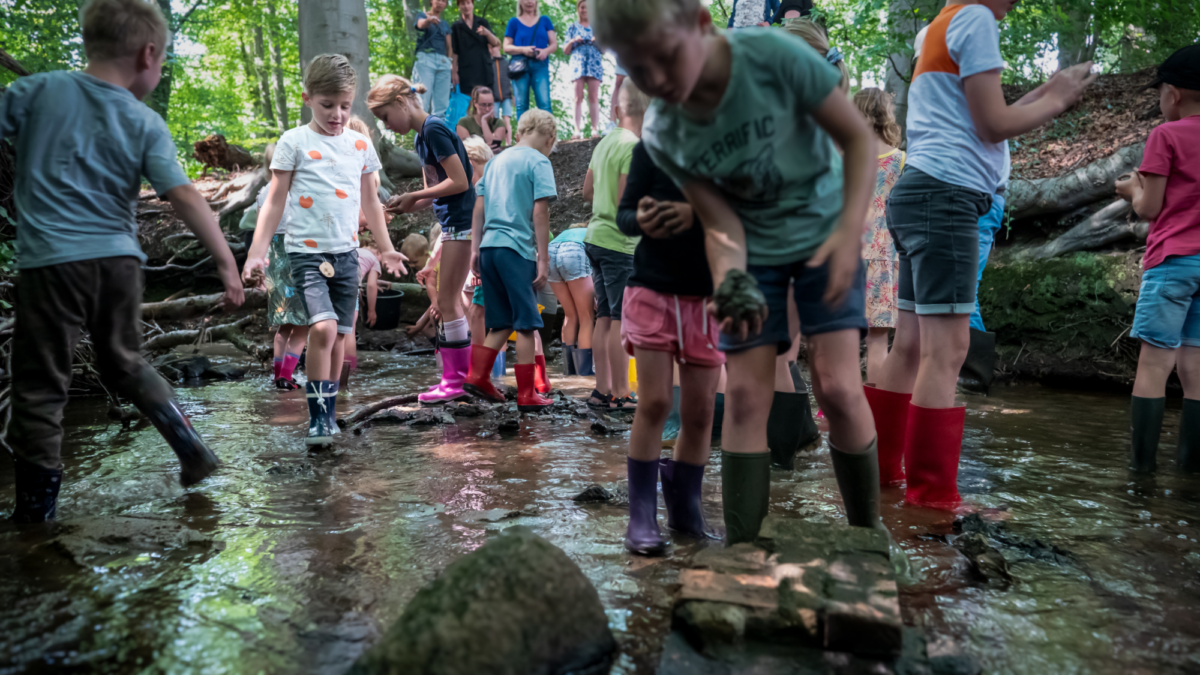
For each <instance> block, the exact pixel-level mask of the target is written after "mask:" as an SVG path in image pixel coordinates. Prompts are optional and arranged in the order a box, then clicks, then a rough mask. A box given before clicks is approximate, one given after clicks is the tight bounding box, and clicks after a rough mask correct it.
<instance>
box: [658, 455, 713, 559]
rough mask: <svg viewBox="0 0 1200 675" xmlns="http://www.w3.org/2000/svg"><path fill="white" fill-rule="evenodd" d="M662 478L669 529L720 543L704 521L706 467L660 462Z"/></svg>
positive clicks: (668, 461) (659, 467)
mask: <svg viewBox="0 0 1200 675" xmlns="http://www.w3.org/2000/svg"><path fill="white" fill-rule="evenodd" d="M658 476H659V479H660V480H662V491H663V501H664V502H666V505H667V529H668V530H671V531H672V532H677V533H679V534H682V535H686V536H689V537H696V538H698V539H704V538H709V539H716V538H717V537H716V536H715V535H714V534H713V533H712V531H711V530H709V529H708V523H706V522H705V521H704V509H703V507H702V506H701V504H700V496H701V492H702V490H703V486H704V466H696V465H695V464H687V463H684V462H676V461H675V460H673V459H660V460H658Z"/></svg>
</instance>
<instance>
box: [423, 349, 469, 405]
mask: <svg viewBox="0 0 1200 675" xmlns="http://www.w3.org/2000/svg"><path fill="white" fill-rule="evenodd" d="M441 352H442V381H441V383H440V384H438V385H437V386H436V387H433V388H431V389H430V390H429V391H427V392H425V393H424V394H421V395H420V396H418V397H417V398H418V399H419V400H420V401H421V403H423V404H425V405H437V404H439V403H446V402H447V401H454V400H456V399H460V398H463V397H464V396H466V395H467V392H465V391H463V382H465V381H466V380H467V371H468V370H469V369H470V367H471V346H470V345H467V346H466V347H461V348H459V349H449V348H446V347H442V350H441Z"/></svg>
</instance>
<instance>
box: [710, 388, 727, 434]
mask: <svg viewBox="0 0 1200 675" xmlns="http://www.w3.org/2000/svg"><path fill="white" fill-rule="evenodd" d="M724 429H725V394H722V393H719V392H718V393H717V397H716V398H715V399H713V430H712V439H713V442H716V441H719V440H721V432H722V431H723V430H724Z"/></svg>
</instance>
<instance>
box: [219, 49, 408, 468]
mask: <svg viewBox="0 0 1200 675" xmlns="http://www.w3.org/2000/svg"><path fill="white" fill-rule="evenodd" d="M356 84H357V76H356V74H355V72H354V69H353V68H352V67H351V66H350V62H349V61H348V60H347V59H346V58H345V57H344V56H341V55H338V54H322V55H321V56H318V57H316V58H314V59H313V60H312V63H310V64H309V66H308V68H307V69H306V70H305V74H304V105H306V106H308V107H309V108H311V109H312V111H313V120H312V122H310V123H309V124H307V125H305V126H302V127H297V128H295V129H291V130H289V131H288V132H287V133H285V134H284V135H283V137H282V138H280V139H279V142H278V144H277V146H276V149H275V158H274V161H272V163H271V172H272V178H271V186H270V193H269V195H268V197H267V201H266V204H265V205H264V208H263V210H262V212H261V213H260V214H259V219H258V228H257V231H256V232H255V235H254V244H253V246H251V249H250V253H249V255H248V258H247V260H246V266H245V268H244V271H243V274H244V275H245V276H246V277H247V278H248V279H249V278H251V277H254V276H256V275H259V274H261V271H262V269H263V267H264V265H265V261H264V260H263V257H264V255H265V254H266V252H267V247H268V245H269V243H270V240H271V237H272V236H273V235H274V234H275V228H276V227H277V226H278V225H279V221H280V218H281V217H282V215H283V212H284V208H285V207H288V206H290V207H291V210H290V212H289V217H288V231H287V235H286V237H285V241H284V245H285V249H286V250H287V255H288V260H289V262H291V265H292V279H293V280H294V282H295V284H296V289H297V290H298V291H299V292H300V296H301V298H302V299H303V301H304V306H305V309H306V310H307V311H308V324H309V342H308V358H307V363H306V370H307V372H308V375H309V379H308V384H307V385H306V393H307V395H308V411H309V416H310V421H309V427H308V439H307V441H306V442H307V444H308V445H327V444H329V443H331V442H332V441H333V435H334V434H336V433H338V429H337V423H336V417H335V412H334V405H335V403H336V401H337V391H338V380H339V376H340V375H341V368H342V355H343V351H344V338H345V336H346V335H347V334H349V333H350V332H352V331H353V328H354V311H355V304H356V302H357V299H358V271H359V267H358V213H359V210H360V208H361V209H362V211H363V214H364V215H365V216H366V220H367V226H368V228H369V229H370V231H371V234H372V235H373V237H374V239H375V241H376V242H377V243H378V245H379V248H380V252H381V255H380V258H381V259H382V261H383V263H384V264H385V265H387V266H388V269H389V270H391V271H393V272H397V271H398V272H399V273H400V274H405V273H407V270H405V268H404V256H402V255H400V254H399V253H397V252H396V250H395V249H394V248H393V247H392V241H391V238H390V237H389V236H388V232H387V226H386V225H385V224H384V219H383V205H382V204H380V203H379V200H377V199H367V200H365V201H363V200H362V199H361V196H362V194H364V193H366V194H371V193H372V192H373V191H374V189H375V185H374V181H373V179H372V173H373V172H375V171H378V170H379V169H380V168H381V165H380V162H379V157H378V155H376V154H375V148H374V146H373V145H372V144H371V140H370V139H369V138H367V137H366V136H364V135H362V134H360V133H358V132H355V131H353V130H350V129H347V128H346V122H347V120H348V119H349V117H350V107H351V105H352V104H353V102H354V92H355V86H356Z"/></svg>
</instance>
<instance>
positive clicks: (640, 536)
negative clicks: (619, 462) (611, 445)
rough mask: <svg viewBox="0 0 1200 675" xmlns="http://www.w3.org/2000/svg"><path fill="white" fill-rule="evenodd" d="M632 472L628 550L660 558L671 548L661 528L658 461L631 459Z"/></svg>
mask: <svg viewBox="0 0 1200 675" xmlns="http://www.w3.org/2000/svg"><path fill="white" fill-rule="evenodd" d="M625 462H626V465H627V466H628V471H629V526H628V527H627V528H626V529H625V549H626V550H627V551H629V552H630V553H635V554H637V555H645V556H659V555H662V554H663V553H666V551H667V546H669V545H670V542H668V541H667V540H666V539H665V538H663V535H662V531H661V530H659V529H658V461H657V460H651V461H649V462H639V461H638V460H636V459H634V458H632V457H627V458H626V460H625Z"/></svg>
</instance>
